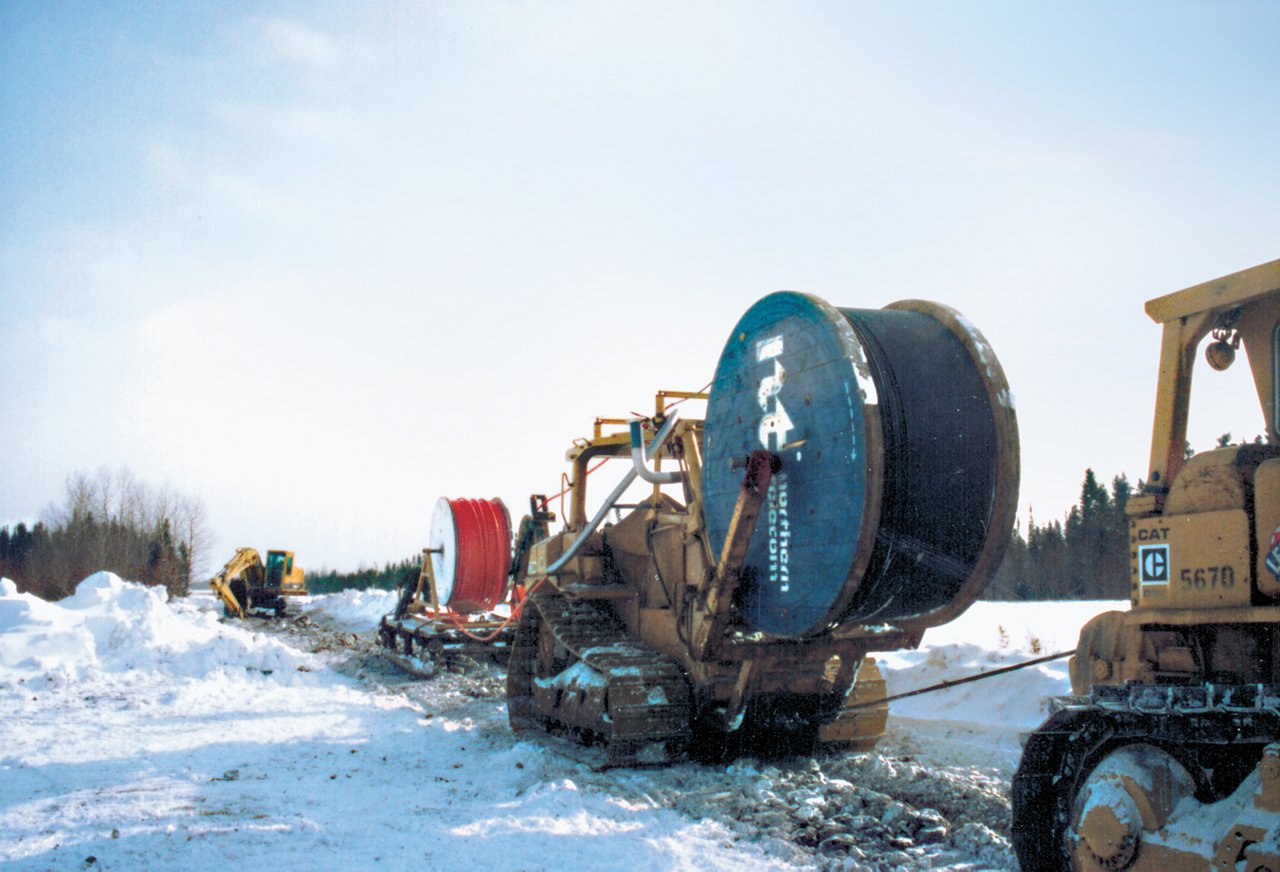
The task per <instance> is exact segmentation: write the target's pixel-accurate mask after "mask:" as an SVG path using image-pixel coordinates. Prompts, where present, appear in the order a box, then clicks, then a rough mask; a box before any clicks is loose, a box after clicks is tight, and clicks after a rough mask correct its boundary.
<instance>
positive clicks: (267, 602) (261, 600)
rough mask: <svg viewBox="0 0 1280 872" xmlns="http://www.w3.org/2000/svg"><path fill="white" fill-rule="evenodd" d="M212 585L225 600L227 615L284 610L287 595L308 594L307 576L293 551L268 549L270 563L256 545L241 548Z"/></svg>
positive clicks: (281, 612)
mask: <svg viewBox="0 0 1280 872" xmlns="http://www.w3.org/2000/svg"><path fill="white" fill-rule="evenodd" d="M209 586H210V587H212V588H213V591H214V593H216V594H217V595H218V597H219V598H220V599H221V600H222V608H223V611H224V612H225V613H226V615H227V617H237V618H243V617H247V616H248V615H251V614H266V613H271V614H275V615H276V616H277V617H279V616H280V615H283V614H284V612H285V598H286V597H290V596H306V594H307V583H306V577H305V575H304V573H303V571H302V567H301V566H294V564H293V552H292V551H268V552H267V562H266V563H265V564H264V563H263V562H262V556H261V555H260V554H258V552H257V550H256V549H254V548H240V549H238V550H237V551H236V553H235V555H234V556H233V557H232V558H231V559H230V560H228V561H227V565H226V566H224V567H222V569H221V570H219V571H218V574H217V575H215V576H214V577H213V578H211V579H209Z"/></svg>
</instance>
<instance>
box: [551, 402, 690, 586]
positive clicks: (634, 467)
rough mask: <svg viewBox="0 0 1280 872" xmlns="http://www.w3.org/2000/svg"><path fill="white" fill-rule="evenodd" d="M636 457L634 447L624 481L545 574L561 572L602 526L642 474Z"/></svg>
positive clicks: (654, 448)
mask: <svg viewBox="0 0 1280 872" xmlns="http://www.w3.org/2000/svg"><path fill="white" fill-rule="evenodd" d="M676 417H677V416H676V415H672V416H671V417H670V418H668V419H667V423H665V424H663V425H662V429H660V430H659V431H658V434H657V435H656V436H654V437H653V441H652V442H650V443H649V448H648V454H649V456H653V455H655V454H657V453H658V451H659V450H660V449H661V448H662V446H663V444H665V443H666V441H667V437H668V436H670V435H671V431H672V430H674V429H675V425H676ZM639 423H640V422H639V421H633V422H632V427H633V430H632V433H633V434H634V433H635V429H634V428H637V427H638V426H639ZM632 439H633V442H634V439H635V437H634V435H633V437H632ZM634 457H635V454H634V449H633V453H632V460H633V462H632V464H631V468H630V469H628V470H627V473H626V475H624V476H623V477H622V481H620V482H618V486H617V487H615V488H614V489H613V490H612V491H610V493H609V496H607V497H605V500H604V503H603V505H601V506H600V508H599V509H597V510H596V513H595V515H593V516H592V518H591V520H590V521H588V522H587V526H585V527H583V528H582V532H581V533H579V534H578V538H576V539H574V540H573V544H572V545H570V546H569V549H568V550H567V551H565V552H564V553H563V554H561V555H560V557H559V558H558V559H557V560H556V562H555V563H553V564H551V565H550V566H548V567H547V570H546V572H545V573H543V574H544V575H555V574H556V573H557V572H559V571H560V570H561V569H563V568H564V565H565V564H566V563H568V562H569V561H570V560H572V559H573V558H574V556H575V555H576V554H577V553H578V549H580V548H581V547H582V545H583V543H584V542H586V541H587V537H588V536H590V535H591V534H592V533H594V532H595V531H596V528H597V527H599V526H600V522H601V521H603V520H604V519H605V516H606V515H608V514H609V510H610V509H612V508H613V504H614V503H616V502H617V501H618V498H619V497H621V496H622V494H623V492H624V491H625V490H626V489H627V488H628V487H630V486H631V483H632V482H634V481H635V480H636V478H637V477H638V476H639V475H640V471H639V470H640V469H642V468H645V467H644V464H643V463H641V464H636V463H635V462H634ZM645 471H646V472H649V473H650V474H651V475H659V474H662V475H669V474H670V473H654V472H652V471H650V470H648V469H645ZM675 475H676V478H675V481H679V480H680V474H679V473H675Z"/></svg>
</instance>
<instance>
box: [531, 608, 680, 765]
mask: <svg viewBox="0 0 1280 872" xmlns="http://www.w3.org/2000/svg"><path fill="white" fill-rule="evenodd" d="M544 626H545V627H547V628H549V629H550V630H551V632H552V634H553V635H554V637H555V641H556V642H557V643H558V644H559V646H561V647H563V648H564V649H565V650H567V651H568V652H569V655H570V657H569V660H568V662H567V663H566V665H565V666H564V667H563V668H561V669H559V670H558V671H557V672H556V675H560V674H563V673H564V672H565V671H566V670H567V669H568V668H570V667H573V666H575V665H577V664H584V665H585V666H586V667H588V668H589V669H591V670H593V671H595V672H596V673H598V674H600V675H601V676H603V677H604V679H605V681H606V690H605V693H604V700H605V706H606V708H605V710H598V709H597V710H596V711H595V712H594V714H593V716H592V717H591V719H590V723H589V724H588V725H584V723H583V718H582V714H581V712H580V711H575V712H574V714H575V715H577V716H576V717H570V716H569V714H568V712H567V710H565V709H562V708H561V707H558V706H556V705H553V704H546V698H547V697H548V695H543V701H542V703H540V701H539V695H538V694H536V693H535V692H534V686H535V681H547V680H550V679H553V678H554V677H555V675H538V674H537V673H538V672H539V670H540V668H541V667H540V665H539V659H538V657H539V644H540V641H541V639H540V636H541V632H542V628H543V627H544ZM625 632H626V631H625V629H624V628H623V627H622V626H621V625H619V624H618V623H617V621H615V620H614V619H613V618H612V617H610V616H609V615H608V614H606V613H605V612H603V611H602V610H601V609H600V608H598V607H597V606H596V605H594V604H592V603H591V602H588V601H585V600H572V599H569V598H567V597H565V596H563V595H561V594H558V593H536V594H533V595H531V596H530V597H529V599H528V601H527V602H526V603H525V607H524V612H523V614H522V617H521V621H520V625H519V627H518V628H517V630H516V633H515V638H514V640H513V643H512V652H511V662H510V664H509V666H508V669H507V713H508V718H509V719H510V722H511V726H512V728H513V729H515V730H516V731H531V730H552V729H560V730H565V731H568V732H570V733H577V732H581V731H584V730H585V731H586V732H587V733H590V734H593V735H594V736H595V737H598V738H600V739H601V740H603V742H604V745H605V750H606V760H607V764H606V765H608V766H639V765H647V764H656V763H672V762H677V761H680V760H683V759H685V757H686V756H687V754H688V746H689V742H690V738H691V735H692V730H691V727H690V723H691V720H692V700H691V696H690V692H689V684H688V680H687V679H686V677H685V674H684V671H683V670H682V669H681V668H680V666H679V665H678V664H677V663H676V662H675V661H673V660H672V659H670V658H669V657H666V656H664V655H662V654H659V653H657V652H656V651H652V650H650V649H648V648H646V647H644V646H642V645H640V644H638V643H636V642H635V641H633V640H631V639H628V638H626V636H625ZM544 704H545V707H542V706H543V705H544Z"/></svg>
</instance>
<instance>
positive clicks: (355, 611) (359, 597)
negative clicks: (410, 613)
mask: <svg viewBox="0 0 1280 872" xmlns="http://www.w3.org/2000/svg"><path fill="white" fill-rule="evenodd" d="M395 607H396V592H395V591H394V590H344V591H340V592H338V593H330V594H324V595H321V596H317V597H313V598H312V599H311V600H310V602H309V603H308V604H307V605H306V606H304V611H305V612H306V613H308V614H311V613H313V612H318V613H319V614H320V615H321V616H323V617H324V619H325V620H326V622H327V623H328V624H329V625H330V626H333V627H335V628H336V629H339V630H345V631H347V632H351V633H362V632H365V631H371V630H373V629H374V628H375V627H377V626H378V622H379V621H380V620H381V619H382V616H383V615H389V614H391V613H392V612H393V611H394V610H395Z"/></svg>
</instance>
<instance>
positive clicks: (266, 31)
mask: <svg viewBox="0 0 1280 872" xmlns="http://www.w3.org/2000/svg"><path fill="white" fill-rule="evenodd" d="M262 32H263V35H264V36H265V37H266V40H267V44H268V45H269V46H270V47H271V48H272V49H273V50H274V51H275V52H276V53H277V54H278V55H280V57H282V58H284V59H285V60H289V61H293V62H295V63H299V64H303V65H306V66H311V67H332V66H335V65H337V64H338V63H339V62H340V61H341V60H342V59H343V54H344V53H343V51H342V47H341V46H340V45H339V44H338V42H337V41H336V40H334V39H333V38H332V37H330V36H328V35H327V34H324V33H322V32H320V31H319V30H316V29H315V28H313V27H308V26H307V25H305V24H302V23H301V22H298V21H291V20H289V19H287V18H272V19H270V20H268V21H266V22H265V23H264V24H263V27H262Z"/></svg>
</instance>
